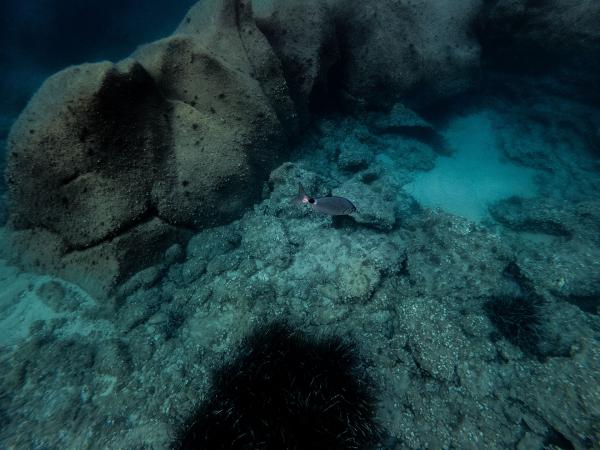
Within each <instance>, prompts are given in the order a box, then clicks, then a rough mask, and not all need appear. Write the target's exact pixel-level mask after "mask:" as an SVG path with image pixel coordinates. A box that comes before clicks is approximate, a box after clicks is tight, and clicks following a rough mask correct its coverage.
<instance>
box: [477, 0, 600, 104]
mask: <svg viewBox="0 0 600 450" xmlns="http://www.w3.org/2000/svg"><path fill="white" fill-rule="evenodd" d="M488 8H489V9H488V10H487V11H486V13H485V14H484V15H482V21H481V24H480V27H479V33H478V34H479V39H480V41H481V43H482V46H483V62H484V64H485V66H487V67H491V68H493V69H495V70H500V71H502V72H504V73H511V74H514V73H517V74H523V73H524V74H527V75H532V74H534V75H537V78H536V80H535V83H536V85H540V84H543V85H544V87H545V88H546V89H548V90H551V91H554V92H557V93H559V94H565V95H568V96H569V97H573V96H578V97H579V98H582V99H584V100H586V101H589V100H595V101H597V102H599V101H600V76H599V73H600V2H598V1H595V0H584V1H581V0H544V1H531V0H496V1H493V2H489V4H488ZM548 75H550V76H548Z"/></svg>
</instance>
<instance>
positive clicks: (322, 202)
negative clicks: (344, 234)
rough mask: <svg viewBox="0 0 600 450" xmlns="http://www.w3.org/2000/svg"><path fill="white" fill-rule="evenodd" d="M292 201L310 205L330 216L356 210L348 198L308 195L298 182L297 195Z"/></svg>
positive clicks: (343, 214) (342, 214)
mask: <svg viewBox="0 0 600 450" xmlns="http://www.w3.org/2000/svg"><path fill="white" fill-rule="evenodd" d="M294 203H296V204H298V205H310V206H312V207H313V209H314V210H315V211H319V212H321V213H323V214H329V215H330V216H345V215H348V214H352V213H353V212H355V211H356V206H354V205H353V204H352V202H351V201H350V200H348V199H347V198H344V197H335V196H328V197H319V198H315V197H309V196H308V195H307V194H306V192H305V191H304V188H303V187H302V185H301V184H300V185H299V187H298V195H297V196H296V197H295V198H294Z"/></svg>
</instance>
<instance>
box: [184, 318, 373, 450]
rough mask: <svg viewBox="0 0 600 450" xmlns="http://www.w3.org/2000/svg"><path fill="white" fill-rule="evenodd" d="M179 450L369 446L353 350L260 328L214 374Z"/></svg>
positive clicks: (281, 327) (369, 414) (364, 389)
mask: <svg viewBox="0 0 600 450" xmlns="http://www.w3.org/2000/svg"><path fill="white" fill-rule="evenodd" d="M213 383H214V384H213V387H212V391H211V393H210V396H209V398H208V400H207V401H206V402H205V403H204V404H202V405H200V407H199V409H198V410H197V411H195V413H194V415H193V417H192V418H191V419H190V421H189V422H188V423H187V424H186V426H185V427H184V429H183V432H182V433H181V435H180V437H179V438H178V440H177V443H176V448H180V449H192V448H198V449H200V448H202V449H257V448H260V449H368V448H371V447H372V446H373V445H374V443H375V442H376V440H377V438H378V437H379V428H378V426H377V425H376V423H375V421H374V415H375V401H374V397H373V396H372V394H371V388H370V386H369V384H368V381H367V380H366V378H365V377H364V376H363V375H362V374H361V371H360V370H359V364H358V359H357V357H356V355H355V352H354V346H353V345H352V344H350V343H348V342H345V341H343V340H342V339H340V338H337V337H330V338H326V339H320V340H317V339H314V338H309V337H308V336H306V335H305V334H303V333H301V332H299V331H294V330H292V329H291V328H290V327H289V326H288V325H286V324H282V323H276V324H271V325H269V326H267V327H263V328H259V329H258V330H256V331H255V332H254V333H253V334H251V335H250V336H249V337H247V338H246V340H245V341H244V342H243V344H242V346H241V348H240V350H239V352H238V354H237V357H235V359H234V360H233V361H232V362H230V363H229V364H227V365H225V366H224V367H221V368H219V369H217V370H216V371H215V372H214V374H213Z"/></svg>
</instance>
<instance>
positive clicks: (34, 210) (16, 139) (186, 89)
mask: <svg viewBox="0 0 600 450" xmlns="http://www.w3.org/2000/svg"><path fill="white" fill-rule="evenodd" d="M296 117H297V115H296V113H295V108H294V105H293V103H292V101H291V99H290V97H289V95H288V92H287V86H286V82H285V79H284V77H283V74H282V69H281V66H280V63H279V60H278V59H277V57H276V56H275V54H274V52H273V51H272V49H271V47H270V46H269V45H268V42H267V40H266V39H265V38H264V36H262V34H261V33H260V31H259V30H258V29H257V28H256V26H255V24H254V20H253V18H252V12H251V8H250V5H249V4H248V3H247V2H244V1H233V0H230V1H225V2H219V1H213V2H201V3H199V4H198V5H197V6H196V7H194V8H192V10H191V11H190V13H189V14H188V16H187V17H186V18H185V20H184V21H183V23H182V25H181V27H180V28H179V30H178V31H177V32H176V34H174V35H173V36H172V37H170V38H167V39H165V40H162V41H158V42H156V43H154V44H150V45H148V46H145V47H143V48H141V49H140V50H138V51H137V52H136V54H135V55H134V59H127V60H125V61H122V62H120V63H118V64H112V63H109V62H103V63H98V64H86V65H82V66H77V67H72V68H68V69H66V70H64V71H62V72H60V73H58V74H57V75H55V76H53V77H51V78H49V79H48V80H47V81H46V82H45V83H44V85H43V86H42V87H41V89H40V90H39V91H38V92H37V94H36V95H35V96H34V98H33V99H32V100H31V101H30V103H29V105H28V106H27V108H26V109H25V111H24V112H23V113H22V114H21V116H20V117H19V119H18V121H17V122H16V124H15V125H14V127H13V129H12V131H11V134H10V137H9V160H8V168H7V182H8V184H9V190H10V204H11V218H10V226H11V229H12V230H13V239H12V243H13V248H12V250H11V251H10V255H19V259H20V263H21V265H24V266H26V267H27V268H29V269H34V270H41V271H49V272H53V273H58V274H60V275H62V276H65V277H66V278H68V279H71V280H73V281H75V282H77V283H79V284H83V285H84V286H85V287H87V288H88V289H89V290H91V291H92V292H94V293H96V294H98V295H105V294H109V293H110V292H111V291H112V289H113V288H114V287H115V286H116V285H117V284H118V283H119V282H120V281H121V280H123V279H124V278H126V277H127V276H128V275H130V274H131V273H132V272H134V271H135V270H139V269H140V268H142V267H144V266H145V265H148V264H150V263H153V262H156V260H157V259H160V258H161V257H162V252H164V250H166V248H168V247H169V246H170V245H171V244H173V243H174V242H178V241H180V240H182V239H185V238H186V236H188V235H189V230H190V229H198V228H203V227H207V226H211V225H215V224H218V223H223V222H226V221H228V220H231V219H233V218H235V217H236V216H239V215H240V213H241V212H243V211H244V209H245V208H247V207H248V206H249V205H251V204H252V202H253V201H254V199H255V198H256V197H257V196H258V193H259V191H260V187H261V180H262V179H263V178H265V177H266V176H267V174H268V173H269V171H270V169H271V168H272V167H274V165H275V164H276V163H277V162H278V160H279V159H280V152H281V151H282V149H284V148H285V145H284V144H285V143H286V141H287V139H288V138H289V137H293V136H294V135H295V134H297V130H298V124H297V119H296ZM40 237H42V238H40ZM89 280H93V281H89ZM88 281H89V283H88Z"/></svg>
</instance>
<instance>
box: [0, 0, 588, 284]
mask: <svg viewBox="0 0 600 450" xmlns="http://www.w3.org/2000/svg"><path fill="white" fill-rule="evenodd" d="M565 1H566V0H565ZM555 3H557V4H558V2H555ZM502 4H503V2H498V4H497V5H496V7H490V8H487V9H485V10H484V9H482V2H480V1H479V0H462V1H460V2H453V3H452V5H449V4H444V5H442V4H440V3H439V2H435V1H433V0H419V1H418V2H414V3H398V2H396V1H392V0H382V1H377V2H359V3H357V2H352V1H348V0H311V1H310V3H306V2H304V1H283V0H260V1H259V0H255V1H254V2H251V1H250V0H224V1H219V0H206V1H202V2H198V3H197V4H196V5H195V6H194V7H192V8H191V10H190V11H189V13H188V14H187V15H186V17H185V18H184V19H183V21H182V23H181V25H180V26H179V28H178V29H177V30H176V31H175V32H174V34H173V35H172V36H170V37H167V38H165V39H162V40H159V41H157V42H154V43H151V44H148V45H145V46H143V47H141V48H139V49H138V50H137V51H136V52H135V53H134V54H133V55H132V57H131V58H129V59H126V60H124V61H121V62H119V63H117V64H113V63H109V62H101V63H96V64H84V65H81V66H77V67H70V68H68V69H65V70H64V71H62V72H60V73H58V74H56V75H54V76H52V77H50V78H49V79H48V80H47V81H46V82H45V83H44V85H43V86H42V87H41V88H40V90H39V91H38V92H37V94H36V95H35V96H34V97H33V99H32V100H31V101H30V103H29V104H28V106H27V108H26V109H25V110H24V111H23V113H22V114H21V116H20V117H19V119H18V120H17V122H16V123H15V125H14V127H13V128H12V131H11V133H10V136H9V139H8V162H7V169H6V180H7V184H8V188H9V203H10V218H9V230H10V232H11V234H12V244H13V245H12V248H10V249H8V252H7V256H10V257H11V258H12V259H14V258H15V256H14V255H19V256H18V258H19V261H16V262H18V263H19V264H20V265H21V266H23V267H25V268H27V269H29V270H37V271H43V272H51V273H54V274H58V275H61V276H63V277H65V278H67V279H69V280H71V281H75V282H76V283H79V284H80V285H82V286H84V287H85V288H86V289H88V290H89V291H90V292H93V293H95V294H98V295H105V294H110V293H111V292H112V290H113V288H114V287H115V286H117V285H118V284H119V283H120V282H121V281H122V280H124V279H126V278H127V277H128V276H129V275H131V274H132V273H133V272H135V271H137V270H139V269H142V268H144V267H147V266H148V265H150V264H153V263H155V262H156V261H157V260H159V259H161V258H162V257H163V255H164V251H165V250H166V249H167V248H169V246H171V245H172V244H174V243H177V242H182V241H185V240H186V239H187V238H188V237H189V235H190V233H191V232H192V231H195V230H198V229H203V228H206V227H210V226H214V225H217V224H223V223H226V222H228V221H230V220H233V219H235V218H237V217H239V216H240V215H241V214H242V213H243V212H244V210H246V209H247V208H248V207H249V206H250V205H252V204H253V203H254V202H255V201H256V200H257V199H258V197H259V195H260V192H261V188H262V183H263V182H264V181H265V180H266V179H267V178H268V175H269V172H270V171H271V170H272V169H273V168H274V167H276V166H277V165H278V164H279V163H281V162H282V160H283V159H284V157H285V154H286V150H287V148H289V145H288V144H289V143H291V142H293V141H294V139H295V138H296V137H297V136H298V135H299V133H300V132H301V131H302V129H303V127H304V126H306V125H307V124H308V123H309V120H310V117H311V112H314V111H321V110H322V109H328V108H329V109H330V108H331V107H339V106H340V105H351V106H354V107H362V106H366V107H374V108H379V109H386V108H389V107H392V106H393V105H395V104H396V105H399V104H400V103H399V102H402V103H405V104H406V105H408V106H410V107H413V108H419V107H423V106H425V105H429V104H432V103H433V102H436V101H439V100H442V99H447V98H449V97H452V96H454V95H457V94H460V93H463V92H465V91H466V90H468V89H471V88H472V87H474V86H475V85H476V84H477V78H478V75H479V61H480V44H479V43H478V41H477V40H476V37H475V34H474V33H473V32H472V30H473V28H474V26H475V24H476V23H481V22H482V19H481V15H482V14H488V13H489V20H488V21H487V22H490V23H491V24H493V23H494V22H495V21H496V22H498V24H499V25H498V26H497V29H500V30H501V29H503V28H502V27H503V24H505V23H507V20H505V19H506V17H507V14H508V16H510V15H511V14H513V15H514V14H517V13H518V11H516V10H515V11H516V12H515V11H513V10H511V9H510V7H509V6H506V8H503V7H502ZM517 9H518V8H517ZM253 11H256V13H254V12H253ZM544 11H546V9H544ZM577 11H579V10H577ZM594 11H595V10H594ZM510 17H512V16H510ZM544 17H546V16H544ZM547 17H548V23H550V24H554V22H553V21H552V20H551V17H552V15H551V14H550V13H548V15H547ZM487 22H486V21H485V20H483V23H485V24H486V26H490V27H491V26H492V25H490V24H488V23H487ZM576 22H577V21H576V20H575V19H573V21H571V22H569V23H568V24H567V25H568V26H567V28H568V30H567V31H565V33H567V34H569V33H570V34H569V36H571V34H572V35H573V36H576V33H575V28H576V27H575V24H576ZM587 23H588V22H586V24H587ZM549 26H550V25H549ZM552 26H554V25H552ZM552 29H554V28H552ZM586 30H587V31H586ZM584 31H585V33H587V34H586V35H585V36H590V39H591V42H592V43H593V42H596V38H597V36H596V34H594V33H595V31H594V30H593V27H589V26H586V27H584ZM492 37H493V36H492ZM557 39H558V38H557ZM488 41H489V42H492V41H491V40H488ZM486 42H487V41H486ZM565 45H566V46H567V47H569V48H571V47H572V46H574V47H573V48H579V47H582V46H583V47H585V48H587V49H588V50H590V51H591V49H592V47H593V46H591V47H590V46H589V45H588V40H587V38H586V39H583V38H582V40H581V42H579V41H577V40H576V39H575V38H574V40H573V42H572V43H571V41H568V42H567V43H566V44H565ZM578 46H579V47H578ZM340 101H341V102H340ZM402 108H404V107H402ZM402 108H400V107H398V106H397V107H396V112H397V113H398V114H396V116H398V118H397V119H395V121H392V122H393V123H392V122H390V123H383V122H381V123H375V124H374V125H375V126H376V127H377V126H379V127H380V128H381V131H382V133H385V132H386V130H387V129H388V128H390V127H391V128H392V129H394V128H396V127H397V126H400V127H401V128H406V127H408V128H411V129H414V130H415V133H417V134H418V136H417V137H419V138H422V137H423V135H427V136H430V135H433V138H435V133H433V130H432V128H431V127H430V126H429V125H428V124H427V122H425V121H419V118H418V116H416V115H415V116H411V115H410V114H408V115H407V114H406V111H409V110H408V109H406V108H404V109H402ZM398 120H400V122H398ZM407 120H408V123H406V121H407ZM403 121H404V122H403ZM430 137H431V136H430ZM433 138H432V139H433ZM346 150H349V149H346ZM366 162H368V159H367V160H366ZM339 164H340V167H341V168H342V169H343V170H348V171H356V170H360V169H361V168H362V167H363V166H364V164H365V161H363V160H361V159H357V158H356V155H354V154H353V153H352V152H349V151H345V152H343V153H341V154H340V158H339ZM388 216H389V217H383V216H381V214H379V215H374V216H373V217H372V218H368V219H366V220H367V222H368V223H371V222H373V221H375V222H377V223H378V224H379V226H380V227H381V228H383V229H389V228H390V227H392V226H393V224H394V217H393V214H391V213H390V214H388ZM91 280H94V281H91Z"/></svg>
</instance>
